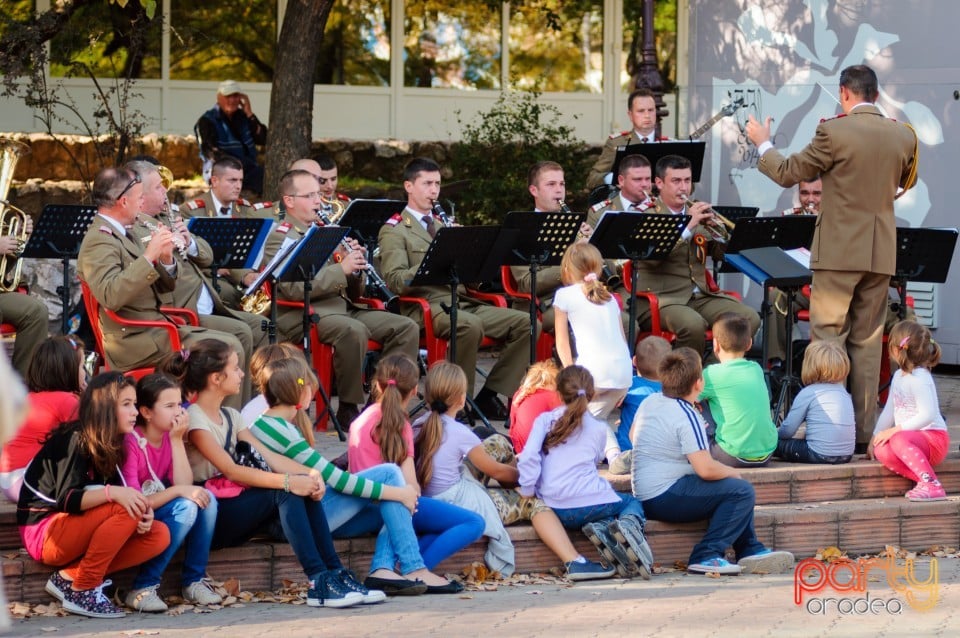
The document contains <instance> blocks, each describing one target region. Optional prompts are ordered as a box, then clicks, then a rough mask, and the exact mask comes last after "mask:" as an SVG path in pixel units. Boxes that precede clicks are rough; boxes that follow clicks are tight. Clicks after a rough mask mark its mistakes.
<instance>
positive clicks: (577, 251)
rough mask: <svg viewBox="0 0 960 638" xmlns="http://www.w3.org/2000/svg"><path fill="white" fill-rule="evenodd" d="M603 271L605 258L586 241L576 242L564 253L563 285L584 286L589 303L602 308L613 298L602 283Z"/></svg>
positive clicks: (561, 269) (562, 263) (561, 267)
mask: <svg viewBox="0 0 960 638" xmlns="http://www.w3.org/2000/svg"><path fill="white" fill-rule="evenodd" d="M602 271H603V256H602V255H600V251H599V250H597V247H596V246H594V245H593V244H588V243H587V242H585V241H575V242H573V243H572V244H570V245H569V246H567V250H566V251H564V253H563V259H562V260H561V261H560V274H561V278H562V279H563V283H565V284H567V285H568V286H570V285H573V284H577V283H579V284H582V286H583V294H584V295H586V297H587V301H589V302H590V303H594V304H597V305H598V306H602V305H603V304H605V303H607V302H608V301H610V299H612V298H613V296H612V295H611V294H610V291H609V290H607V287H606V286H604V285H603V282H601V281H600V273H601V272H602Z"/></svg>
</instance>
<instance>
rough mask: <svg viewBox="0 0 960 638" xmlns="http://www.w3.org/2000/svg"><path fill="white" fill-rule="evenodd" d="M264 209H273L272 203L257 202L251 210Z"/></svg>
mask: <svg viewBox="0 0 960 638" xmlns="http://www.w3.org/2000/svg"><path fill="white" fill-rule="evenodd" d="M264 208H273V202H257V203H256V204H254V205H253V210H263V209H264Z"/></svg>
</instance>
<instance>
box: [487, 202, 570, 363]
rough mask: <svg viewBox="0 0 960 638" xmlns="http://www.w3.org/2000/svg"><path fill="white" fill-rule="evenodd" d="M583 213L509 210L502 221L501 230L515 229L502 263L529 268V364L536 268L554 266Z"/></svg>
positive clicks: (533, 343) (532, 350) (533, 352)
mask: <svg viewBox="0 0 960 638" xmlns="http://www.w3.org/2000/svg"><path fill="white" fill-rule="evenodd" d="M586 218H587V215H586V213H573V214H570V213H536V212H521V211H513V212H510V213H507V217H506V218H505V219H504V220H503V227H504V229H512V230H516V231H518V232H517V237H516V243H515V245H514V248H513V250H512V251H510V253H509V254H508V255H507V258H506V260H505V261H504V262H503V263H504V265H507V266H520V265H528V266H529V268H530V363H531V364H532V363H534V362H536V360H537V307H538V306H539V299H538V297H537V271H539V270H540V268H542V267H543V266H556V265H558V264H559V263H560V260H561V259H562V258H563V253H564V251H566V249H567V246H569V245H570V244H572V243H573V242H574V241H576V239H577V233H578V232H580V226H581V225H582V224H583V222H584V220H585V219H586Z"/></svg>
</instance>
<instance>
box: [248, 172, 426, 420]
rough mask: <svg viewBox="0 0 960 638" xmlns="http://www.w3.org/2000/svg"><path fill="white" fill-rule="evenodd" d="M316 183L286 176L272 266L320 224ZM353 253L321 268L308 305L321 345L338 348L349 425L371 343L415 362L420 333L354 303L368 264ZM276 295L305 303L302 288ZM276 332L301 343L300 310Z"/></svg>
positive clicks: (269, 251) (343, 412) (283, 314)
mask: <svg viewBox="0 0 960 638" xmlns="http://www.w3.org/2000/svg"><path fill="white" fill-rule="evenodd" d="M318 188H319V183H318V182H317V178H316V177H315V176H314V175H312V174H310V173H309V172H308V171H303V170H292V171H287V172H286V173H285V174H284V175H283V177H282V178H281V179H280V194H281V197H282V198H283V205H284V207H285V208H286V210H287V216H286V220H285V221H284V223H282V224H280V225H279V226H277V227H276V228H275V229H274V230H273V232H271V233H270V235H269V236H268V237H267V243H266V247H265V248H264V259H265V260H267V261H269V260H270V259H272V258H273V256H274V255H276V254H277V253H278V252H279V251H280V250H281V248H282V247H283V245H284V244H285V242H291V241H296V240H298V239H300V238H301V237H303V235H304V233H306V232H307V230H308V229H309V228H310V226H311V225H312V224H314V223H316V221H317V209H318V208H319V207H320V191H319V190H318ZM347 241H348V242H349V243H351V248H352V250H351V251H350V252H349V253H346V254H343V253H340V252H338V253H337V254H336V255H335V259H331V261H330V262H328V263H327V264H326V265H325V266H323V267H322V268H320V270H319V272H317V274H316V276H315V277H314V278H313V281H312V284H311V285H312V288H311V291H310V295H311V296H310V305H311V306H312V307H313V310H314V313H315V316H316V317H317V318H318V319H319V321H317V323H316V330H317V334H318V335H319V337H320V341H321V342H322V343H326V344H329V345H331V346H333V348H334V354H333V369H334V372H335V373H336V375H337V392H338V394H339V397H340V407H339V408H338V409H337V420H338V421H340V423H342V424H344V425H347V424H349V423H350V422H351V421H353V419H354V418H356V416H357V414H359V407H358V406H359V405H360V404H362V403H363V401H364V396H363V380H362V372H363V370H362V368H363V362H364V358H365V357H366V354H367V341H368V340H370V339H373V340H374V341H378V342H380V343H381V344H383V355H384V356H387V355H390V354H405V355H406V356H408V357H410V359H411V360H413V361H416V360H417V354H418V348H419V340H420V328H419V327H418V326H417V324H416V323H414V322H413V320H412V319H409V318H407V317H401V316H399V315H395V314H391V313H389V312H384V311H381V310H370V309H367V308H366V307H364V306H358V305H355V304H354V302H353V301H352V300H353V299H356V298H357V297H358V296H359V293H360V291H361V290H362V289H363V286H364V280H363V277H362V275H363V273H364V271H365V269H366V267H367V260H366V256H365V253H364V250H363V248H362V247H360V246H359V244H357V243H356V242H355V241H354V240H352V239H350V240H347ZM277 289H278V290H277V296H278V297H279V298H280V299H286V300H289V301H303V293H304V290H303V289H304V286H303V284H302V283H297V284H294V283H283V284H279V285H278V286H277ZM277 329H278V331H279V332H280V334H281V335H282V336H283V338H284V339H286V340H288V341H295V342H296V341H300V340H301V339H302V338H303V312H302V311H301V310H300V309H297V308H289V307H288V308H280V312H279V316H278V317H277Z"/></svg>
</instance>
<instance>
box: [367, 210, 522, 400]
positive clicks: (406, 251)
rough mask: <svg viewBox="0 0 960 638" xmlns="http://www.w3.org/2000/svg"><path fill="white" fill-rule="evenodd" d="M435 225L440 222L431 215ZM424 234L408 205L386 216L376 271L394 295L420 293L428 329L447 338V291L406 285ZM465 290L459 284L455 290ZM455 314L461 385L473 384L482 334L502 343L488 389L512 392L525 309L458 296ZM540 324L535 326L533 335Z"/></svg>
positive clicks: (518, 375) (415, 311)
mask: <svg viewBox="0 0 960 638" xmlns="http://www.w3.org/2000/svg"><path fill="white" fill-rule="evenodd" d="M435 223H436V225H437V228H441V227H442V226H443V222H441V221H440V220H439V219H437V218H435ZM431 241H432V240H431V237H430V234H429V233H428V232H427V230H426V228H424V227H423V224H421V223H420V220H418V219H417V218H416V217H414V216H413V215H412V214H411V213H410V211H409V210H404V211H403V212H402V213H398V214H396V215H394V216H393V217H391V218H390V219H389V220H388V221H387V223H386V224H385V225H384V226H383V227H382V228H381V229H380V234H379V244H380V265H381V268H380V272H381V273H382V274H383V278H384V280H385V281H386V282H387V285H388V286H389V287H390V289H391V290H392V291H393V292H395V293H397V294H398V295H404V296H411V297H422V298H424V299H426V300H427V301H428V302H429V303H430V309H431V311H432V312H433V329H434V330H435V331H436V333H437V335H438V336H440V337H441V338H444V339H448V338H450V316H449V315H448V314H447V313H445V312H444V311H443V309H442V308H441V307H440V304H441V303H446V302H448V301H449V300H450V290H449V289H448V288H445V287H443V286H420V287H410V286H409V285H408V282H409V281H410V280H411V279H413V276H414V274H416V272H417V268H419V266H420V262H422V261H423V257H424V255H425V254H426V252H427V248H428V247H429V246H430V242H431ZM465 293H466V290H465V289H463V287H462V286H461V290H460V294H461V295H465ZM458 307H459V311H458V313H457V348H456V350H457V352H456V354H457V360H456V363H457V364H458V365H459V366H460V367H461V368H463V371H464V372H465V373H466V375H467V387H468V388H471V389H472V388H474V386H475V381H476V370H477V351H478V350H479V347H480V341H481V340H482V339H483V337H484V335H486V336H488V337H491V338H493V339H499V340H503V341H504V342H505V345H504V348H503V351H502V352H501V353H500V358H499V359H498V360H497V363H496V365H494V367H493V369H492V370H491V371H490V375H489V376H488V377H487V380H486V384H485V387H486V388H488V389H489V390H492V391H494V392H497V393H499V394H502V395H505V396H507V397H510V396H513V393H514V391H515V390H516V389H517V386H519V385H520V380H521V379H522V378H523V374H524V372H525V371H526V368H527V364H528V363H529V355H530V318H529V315H528V314H527V313H524V312H521V311H519V310H512V309H510V308H496V307H493V306H489V305H485V304H483V303H482V302H479V301H477V300H474V299H469V298H467V297H466V296H461V297H460V303H459V305H458ZM404 312H405V313H407V314H408V315H410V316H412V317H416V318H418V319H419V320H420V321H422V318H421V317H420V310H419V308H416V307H414V306H408V307H406V308H405V309H404ZM539 329H540V326H539V325H538V326H537V333H538V334H539Z"/></svg>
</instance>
